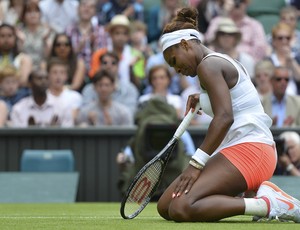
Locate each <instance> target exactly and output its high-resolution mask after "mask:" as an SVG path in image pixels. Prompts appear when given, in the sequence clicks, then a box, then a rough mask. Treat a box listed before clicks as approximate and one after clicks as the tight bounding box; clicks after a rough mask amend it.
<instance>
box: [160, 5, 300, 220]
mask: <svg viewBox="0 0 300 230" xmlns="http://www.w3.org/2000/svg"><path fill="white" fill-rule="evenodd" d="M197 14H198V12H197V11H196V10H195V9H194V8H183V9H181V10H180V11H178V13H177V16H176V17H175V18H174V19H173V21H172V22H170V23H169V24H167V25H166V26H165V28H164V31H163V35H162V37H161V44H162V47H163V54H164V58H165V60H166V62H167V63H168V64H169V65H170V66H171V67H174V68H175V70H176V71H177V72H178V73H181V74H183V75H186V76H191V77H195V76H198V78H199V81H200V86H201V94H196V95H190V96H189V99H188V101H187V105H186V111H189V109H190V108H195V105H196V103H197V102H198V101H200V104H201V108H202V109H203V111H204V112H205V113H206V114H209V115H211V116H212V117H213V119H212V121H211V123H210V125H209V127H208V130H207V135H206V137H205V139H204V141H203V143H202V144H201V146H200V147H199V148H198V149H197V151H196V152H195V154H194V155H193V157H192V159H191V160H190V165H189V166H188V167H187V168H186V169H185V170H184V171H183V172H182V174H181V175H180V176H179V177H178V178H177V179H176V180H175V181H174V182H173V183H172V184H171V185H170V186H169V187H168V188H167V190H166V191H165V192H164V194H163V195H162V196H161V198H160V200H159V202H158V207H157V208H158V212H159V214H160V215H161V216H162V217H163V218H165V219H167V220H174V221H179V222H184V221H185V222H187V221H190V222H196V221H199V222H200V221H218V220H220V219H223V218H226V217H231V216H235V215H253V216H258V217H268V218H269V219H273V218H279V219H281V220H292V221H294V222H300V202H299V201H298V200H296V199H295V198H293V197H291V196H289V195H288V194H286V193H285V192H283V191H282V190H280V189H279V188H278V187H277V186H276V185H274V184H272V183H271V182H269V181H267V180H269V179H270V178H271V177H272V175H273V172H274V169H275V166H276V161H277V154H276V149H275V145H274V140H273V136H272V133H271V131H270V127H271V124H272V121H271V119H270V118H269V117H268V116H267V115H266V114H265V113H264V110H263V107H262V105H261V103H260V99H259V96H258V93H257V91H256V89H255V87H254V85H253V84H252V82H251V79H250V77H249V75H248V73H247V72H246V70H245V68H244V67H243V66H242V65H241V64H240V63H239V62H237V61H235V60H233V59H231V58H230V57H229V56H227V55H224V54H220V53H215V52H213V51H211V50H209V49H208V48H207V47H205V46H204V45H203V44H202V43H201V41H200V39H199V38H200V34H199V32H198V30H197ZM247 191H257V193H256V197H255V198H239V197H238V195H239V194H241V193H244V192H247Z"/></svg>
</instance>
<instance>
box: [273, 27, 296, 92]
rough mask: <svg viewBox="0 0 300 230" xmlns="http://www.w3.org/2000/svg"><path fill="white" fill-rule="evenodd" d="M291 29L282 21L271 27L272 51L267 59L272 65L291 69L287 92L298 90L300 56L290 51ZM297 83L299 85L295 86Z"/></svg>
mask: <svg viewBox="0 0 300 230" xmlns="http://www.w3.org/2000/svg"><path fill="white" fill-rule="evenodd" d="M292 36H293V29H292V28H291V27H290V26H289V25H288V24H286V23H284V22H279V23H277V24H276V25H275V26H274V27H273V28H272V51H271V54H270V55H269V57H268V58H269V59H270V60H271V61H272V63H273V65H274V66H285V67H287V68H289V69H290V70H291V79H290V81H289V84H288V87H287V93H288V94H299V92H300V87H299V86H300V85H299V84H300V65H299V63H300V56H299V55H297V53H295V52H293V51H292V47H291V38H292ZM297 84H298V85H299V86H298V87H297Z"/></svg>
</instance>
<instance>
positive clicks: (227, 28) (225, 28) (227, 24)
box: [216, 18, 241, 34]
mask: <svg viewBox="0 0 300 230" xmlns="http://www.w3.org/2000/svg"><path fill="white" fill-rule="evenodd" d="M216 32H224V33H228V34H241V31H240V29H239V28H238V27H237V26H236V24H235V22H234V21H233V20H232V19H230V18H222V19H221V20H220V22H219V24H218V27H217V30H216Z"/></svg>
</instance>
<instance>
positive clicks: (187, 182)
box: [172, 165, 201, 198]
mask: <svg viewBox="0 0 300 230" xmlns="http://www.w3.org/2000/svg"><path fill="white" fill-rule="evenodd" d="M200 173H201V171H200V170H199V169H196V168H195V167H193V166H191V165H189V166H188V167H187V168H186V169H185V170H184V171H183V172H182V174H181V175H180V176H179V181H178V183H177V185H176V187H175V190H174V192H173V195H172V198H175V197H179V196H181V194H183V193H185V194H186V193H188V192H189V191H190V189H191V188H192V186H193V184H194V183H195V181H196V180H197V179H198V177H199V176H200Z"/></svg>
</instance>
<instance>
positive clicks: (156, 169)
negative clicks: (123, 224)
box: [124, 161, 162, 217]
mask: <svg viewBox="0 0 300 230" xmlns="http://www.w3.org/2000/svg"><path fill="white" fill-rule="evenodd" d="M161 173H162V163H161V162H160V161H156V162H154V163H153V164H152V165H150V166H149V168H147V169H146V171H145V172H144V173H143V174H141V176H140V177H139V179H138V180H137V181H136V183H135V185H134V186H133V188H132V189H131V192H130V194H129V195H128V197H127V200H126V203H125V207H124V213H125V215H126V216H128V217H130V216H133V215H137V213H139V210H142V209H143V207H144V206H145V205H147V204H148V202H149V201H150V199H151V196H152V194H153V192H154V191H155V189H156V185H157V182H158V181H159V178H160V176H161Z"/></svg>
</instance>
